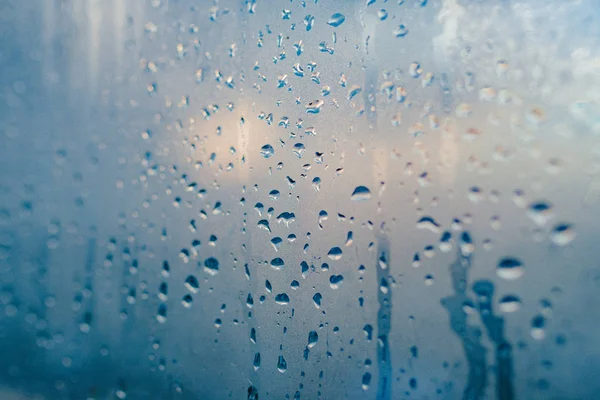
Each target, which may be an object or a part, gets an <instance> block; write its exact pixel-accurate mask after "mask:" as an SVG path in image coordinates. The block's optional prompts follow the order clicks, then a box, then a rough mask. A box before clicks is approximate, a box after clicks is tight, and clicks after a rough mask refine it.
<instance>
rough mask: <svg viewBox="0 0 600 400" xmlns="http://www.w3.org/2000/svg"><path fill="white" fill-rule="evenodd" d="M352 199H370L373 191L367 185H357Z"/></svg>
mask: <svg viewBox="0 0 600 400" xmlns="http://www.w3.org/2000/svg"><path fill="white" fill-rule="evenodd" d="M350 199H351V200H354V201H364V200H369V199H371V191H370V190H369V188H367V187H366V186H357V187H356V188H354V191H353V192H352V195H351V196H350Z"/></svg>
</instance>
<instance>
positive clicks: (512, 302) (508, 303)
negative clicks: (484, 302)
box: [498, 294, 521, 313]
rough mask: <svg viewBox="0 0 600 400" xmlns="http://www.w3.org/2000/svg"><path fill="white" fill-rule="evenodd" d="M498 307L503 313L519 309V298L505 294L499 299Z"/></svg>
mask: <svg viewBox="0 0 600 400" xmlns="http://www.w3.org/2000/svg"><path fill="white" fill-rule="evenodd" d="M498 308H499V309H500V311H501V312H503V313H513V312H516V311H519V309H520V308H521V299H519V297H517V296H515V295H512V294H507V295H505V296H503V297H502V298H501V299H500V301H499V303H498Z"/></svg>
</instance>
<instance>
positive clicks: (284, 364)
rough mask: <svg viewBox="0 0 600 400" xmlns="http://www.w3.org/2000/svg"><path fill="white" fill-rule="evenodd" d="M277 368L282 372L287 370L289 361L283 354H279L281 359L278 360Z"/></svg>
mask: <svg viewBox="0 0 600 400" xmlns="http://www.w3.org/2000/svg"><path fill="white" fill-rule="evenodd" d="M277 370H278V371H279V372H281V373H282V374H283V373H284V372H285V371H286V370H287V362H286V361H285V358H283V356H279V359H278V360H277Z"/></svg>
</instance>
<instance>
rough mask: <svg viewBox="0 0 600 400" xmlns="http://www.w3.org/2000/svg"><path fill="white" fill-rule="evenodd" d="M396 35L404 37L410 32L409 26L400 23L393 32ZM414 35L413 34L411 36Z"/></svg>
mask: <svg viewBox="0 0 600 400" xmlns="http://www.w3.org/2000/svg"><path fill="white" fill-rule="evenodd" d="M392 33H393V34H394V36H396V37H397V38H400V37H404V36H406V35H407V34H408V28H407V27H405V26H404V25H402V24H400V25H398V27H396V28H395V29H394V30H393V32H392ZM411 37H412V36H411Z"/></svg>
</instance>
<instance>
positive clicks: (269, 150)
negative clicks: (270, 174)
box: [260, 144, 275, 158]
mask: <svg viewBox="0 0 600 400" xmlns="http://www.w3.org/2000/svg"><path fill="white" fill-rule="evenodd" d="M274 154H275V149H273V146H271V145H270V144H265V145H264V146H263V147H261V148H260V155H261V156H263V157H264V158H269V157H271V156H273V155H274Z"/></svg>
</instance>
